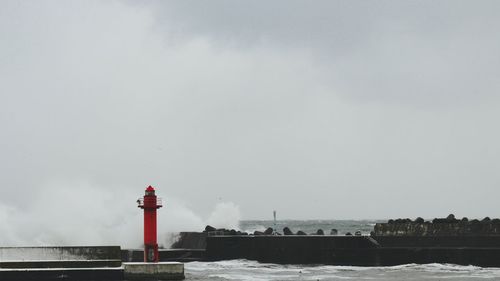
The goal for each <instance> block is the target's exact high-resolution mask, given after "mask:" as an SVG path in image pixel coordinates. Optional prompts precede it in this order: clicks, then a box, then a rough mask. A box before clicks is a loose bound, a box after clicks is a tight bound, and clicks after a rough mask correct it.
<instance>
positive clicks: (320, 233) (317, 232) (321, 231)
mask: <svg viewBox="0 0 500 281" xmlns="http://www.w3.org/2000/svg"><path fill="white" fill-rule="evenodd" d="M316 235H325V232H324V231H323V229H318V231H316Z"/></svg>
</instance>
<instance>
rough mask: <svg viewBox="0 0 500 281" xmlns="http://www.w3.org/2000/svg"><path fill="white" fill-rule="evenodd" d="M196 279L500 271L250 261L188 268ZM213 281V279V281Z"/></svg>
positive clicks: (494, 273)
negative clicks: (280, 263) (285, 263)
mask: <svg viewBox="0 0 500 281" xmlns="http://www.w3.org/2000/svg"><path fill="white" fill-rule="evenodd" d="M185 267H186V273H187V274H188V276H189V275H191V276H193V277H196V276H208V277H210V278H212V279H213V280H244V281H264V280H270V281H271V280H272V281H274V280H283V281H286V280H311V281H312V280H314V281H316V280H322V281H327V280H349V279H350V280H415V281H416V280H442V279H461V280H484V279H490V280H498V279H500V268H481V267H477V266H461V265H454V264H437V263H433V264H405V265H398V266H388V267H360V266H333V265H278V264H269V263H259V262H256V261H249V260H230V261H220V262H193V263H187V264H186V265H185ZM212 279H210V280H212Z"/></svg>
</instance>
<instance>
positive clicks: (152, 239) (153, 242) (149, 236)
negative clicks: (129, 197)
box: [137, 186, 162, 262]
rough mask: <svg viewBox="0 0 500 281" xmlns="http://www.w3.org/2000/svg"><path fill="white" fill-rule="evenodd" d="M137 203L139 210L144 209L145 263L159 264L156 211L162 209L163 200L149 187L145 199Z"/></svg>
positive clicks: (140, 199)
mask: <svg viewBox="0 0 500 281" xmlns="http://www.w3.org/2000/svg"><path fill="white" fill-rule="evenodd" d="M137 203H138V204H139V206H138V207H139V208H141V209H144V261H145V262H158V260H159V255H158V242H157V238H156V237H157V236H156V210H157V209H159V208H161V207H162V203H161V199H160V198H158V197H156V195H155V189H154V188H153V187H152V186H148V188H146V194H145V195H144V198H139V200H137Z"/></svg>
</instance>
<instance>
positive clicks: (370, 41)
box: [0, 1, 500, 243]
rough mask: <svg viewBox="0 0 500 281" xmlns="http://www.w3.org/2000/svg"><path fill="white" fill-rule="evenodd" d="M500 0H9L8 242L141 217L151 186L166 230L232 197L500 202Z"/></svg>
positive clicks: (298, 214) (432, 210)
mask: <svg viewBox="0 0 500 281" xmlns="http://www.w3.org/2000/svg"><path fill="white" fill-rule="evenodd" d="M499 11H500V2H498V1H199V2H198V1H141V2H135V1H130V2H127V1H122V2H118V1H44V2H42V1H1V2H0V129H1V131H0V156H1V157H0V170H1V175H0V186H1V188H0V225H3V226H0V230H2V232H3V233H5V235H6V237H7V240H5V239H4V241H10V242H12V241H21V240H16V239H17V238H16V237H19V235H20V234H19V233H21V232H28V233H29V232H36V231H37V230H40V229H43V231H41V232H42V235H39V236H36V237H35V236H29V235H27V234H23V235H25V236H23V237H22V238H19V239H25V240H24V241H30V239H31V241H32V240H33V239H38V240H37V241H39V243H44V241H53V240H50V239H51V238H50V237H52V236H53V235H57V234H58V233H59V234H61V233H64V234H68V233H73V232H74V233H76V232H82V230H81V229H78V228H75V227H74V222H73V221H74V219H73V218H75V217H76V218H78V219H77V220H76V221H77V223H78V224H88V225H92V226H93V227H95V228H97V227H100V226H105V227H108V228H109V229H114V230H116V229H120V227H124V226H123V225H124V224H127V223H129V221H130V220H135V221H138V222H139V223H138V224H139V225H140V211H139V210H137V209H136V208H135V203H134V202H135V199H136V198H137V197H139V196H140V195H141V194H142V193H143V189H144V188H145V187H146V186H147V185H149V184H152V185H154V186H156V187H157V188H158V189H159V194H160V195H161V196H162V197H163V198H164V199H165V201H166V207H165V208H164V209H162V210H161V212H162V213H160V216H161V215H162V214H163V216H164V217H163V218H164V221H165V224H168V225H169V226H166V227H165V229H167V230H168V229H170V228H169V227H173V226H175V227H176V229H182V228H183V227H184V228H189V227H195V226H196V227H198V226H199V225H201V224H203V223H205V222H207V221H210V218H212V219H214V220H216V219H217V218H216V217H218V216H219V217H220V216H221V214H230V215H229V216H233V215H234V214H235V213H238V210H239V212H240V214H241V218H242V219H270V218H271V217H272V210H273V209H276V210H278V216H279V217H282V218H292V219H314V218H326V219H361V218H392V217H412V218H414V217H417V216H422V217H427V218H432V217H436V216H441V217H442V216H446V215H447V214H449V213H455V214H456V215H457V216H469V217H484V216H491V217H498V216H499V212H498V202H497V201H498V199H497V198H498V197H499V195H500V188H499V187H500V175H499V170H500V169H499V168H500V164H499V156H500V132H499V130H498V121H499V120H500V110H499V109H500V95H499V90H500V82H499V79H498V77H500V52H499V50H500V33H499V32H498V31H499V30H500V15H499V13H500V12H499ZM230 202H232V203H230ZM221 203H222V204H221ZM215 206H217V207H215ZM214 208H215V209H216V210H215V211H214ZM214 216H215V218H214ZM234 217H235V219H236V220H237V217H238V216H237V215H234ZM54 218H57V220H60V219H62V220H64V221H65V222H66V223H65V225H64V226H60V225H58V223H57V222H54ZM219 219H220V218H219ZM2 220H3V222H2ZM57 220H56V221H57ZM189 221H191V222H189ZM7 224H10V225H14V227H11V226H9V227H7V226H6V225H7ZM132 225H134V226H136V225H137V224H136V222H134V223H132ZM49 226H50V228H51V230H52V231H53V233H49V232H50V231H49V230H47V228H48V227H49ZM130 227H132V226H130ZM123 229H125V228H123ZM103 231H104V230H103ZM89 233H90V232H89ZM9 235H10V236H9ZM51 235H52V236H51ZM88 235H103V236H105V235H106V234H103V233H97V234H88ZM108 235H109V236H113V235H114V234H109V233H108ZM9 237H10V238H9ZM129 238H130V237H120V239H123V240H127V239H129ZM9 239H10V240H9ZM61 239H62V238H61ZM88 239H89V240H88V241H89V242H92V241H93V240H92V239H97V238H95V237H94V238H92V237H90V238H88Z"/></svg>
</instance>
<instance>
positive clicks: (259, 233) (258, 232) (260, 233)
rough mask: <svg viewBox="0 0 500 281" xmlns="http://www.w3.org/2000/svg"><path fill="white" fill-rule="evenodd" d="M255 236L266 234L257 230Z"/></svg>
mask: <svg viewBox="0 0 500 281" xmlns="http://www.w3.org/2000/svg"><path fill="white" fill-rule="evenodd" d="M253 235H255V236H258V235H264V232H262V231H258V230H256V231H254V232H253Z"/></svg>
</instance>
